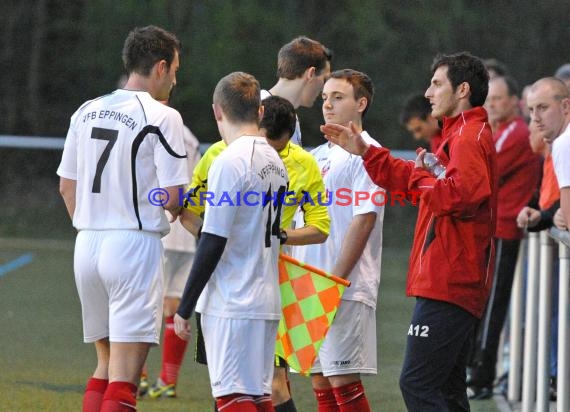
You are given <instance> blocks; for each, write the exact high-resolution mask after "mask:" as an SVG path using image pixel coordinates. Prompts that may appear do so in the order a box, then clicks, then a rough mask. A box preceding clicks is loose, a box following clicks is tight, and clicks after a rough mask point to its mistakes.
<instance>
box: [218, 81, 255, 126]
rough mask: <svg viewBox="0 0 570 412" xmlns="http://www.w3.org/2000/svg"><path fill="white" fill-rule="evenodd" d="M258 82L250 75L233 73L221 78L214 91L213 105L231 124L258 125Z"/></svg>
mask: <svg viewBox="0 0 570 412" xmlns="http://www.w3.org/2000/svg"><path fill="white" fill-rule="evenodd" d="M259 93H260V86H259V82H258V81H257V79H256V78H255V77H253V76H252V75H251V74H248V73H244V72H233V73H230V74H228V75H227V76H225V77H223V78H222V79H221V80H220V81H219V82H218V84H217V85H216V89H215V90H214V103H215V104H218V105H219V106H220V107H221V108H222V111H223V112H224V114H225V115H226V116H227V117H228V119H229V120H230V121H232V122H237V123H250V122H255V124H257V125H259V106H260V105H261V98H260V94H259Z"/></svg>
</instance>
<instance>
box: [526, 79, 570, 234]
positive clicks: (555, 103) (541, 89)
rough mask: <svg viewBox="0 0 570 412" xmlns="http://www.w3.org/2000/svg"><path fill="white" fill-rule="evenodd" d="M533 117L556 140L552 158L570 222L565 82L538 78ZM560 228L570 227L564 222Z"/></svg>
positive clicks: (569, 106) (569, 112)
mask: <svg viewBox="0 0 570 412" xmlns="http://www.w3.org/2000/svg"><path fill="white" fill-rule="evenodd" d="M528 107H529V111H530V115H531V119H532V121H533V122H534V123H535V124H536V127H537V130H538V131H539V132H540V133H541V134H542V138H543V139H544V140H545V141H547V142H554V143H553V146H552V159H553V162H554V170H555V172H556V177H557V179H558V185H559V187H560V208H561V209H562V211H561V212H560V213H561V216H560V217H562V218H563V219H564V220H565V221H566V222H570V130H569V128H568V124H570V96H569V92H568V88H567V87H566V85H565V84H564V82H563V81H562V80H560V79H557V78H554V77H545V78H542V79H540V80H538V81H537V82H535V83H534V84H533V85H532V87H531V90H530V92H529V95H528ZM560 229H563V230H567V227H566V226H562V225H560Z"/></svg>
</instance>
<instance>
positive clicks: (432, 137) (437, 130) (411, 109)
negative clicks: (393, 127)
mask: <svg viewBox="0 0 570 412" xmlns="http://www.w3.org/2000/svg"><path fill="white" fill-rule="evenodd" d="M400 124H401V125H402V126H404V127H405V128H406V129H407V130H408V132H410V133H411V134H412V135H413V136H414V139H416V140H423V141H424V142H425V143H427V144H429V146H430V150H431V152H432V153H435V152H437V149H438V148H439V145H440V144H441V127H439V122H438V121H437V119H436V118H435V117H433V116H432V115H431V105H430V103H429V100H428V99H426V97H425V96H424V95H423V94H416V95H413V96H411V97H409V98H408V99H407V100H406V102H405V103H404V107H403V108H402V112H401V113H400Z"/></svg>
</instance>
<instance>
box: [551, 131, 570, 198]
mask: <svg viewBox="0 0 570 412" xmlns="http://www.w3.org/2000/svg"><path fill="white" fill-rule="evenodd" d="M552 161H553V163H554V171H555V173H556V179H557V180H558V186H559V187H560V189H562V188H565V187H569V186H570V124H569V125H568V126H567V127H566V130H565V131H564V132H563V133H562V134H561V135H560V136H558V137H557V138H556V139H555V140H554V143H553V144H552Z"/></svg>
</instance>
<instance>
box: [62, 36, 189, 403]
mask: <svg viewBox="0 0 570 412" xmlns="http://www.w3.org/2000/svg"><path fill="white" fill-rule="evenodd" d="M179 52H180V42H179V41H178V39H177V38H176V37H175V36H174V35H173V34H171V33H169V32H167V31H165V30H163V29H161V28H159V27H156V26H147V27H142V28H135V29H134V30H133V31H131V32H130V33H129V35H128V37H127V39H126V41H125V44H124V48H123V62H124V65H125V69H126V71H127V73H128V76H129V77H128V80H127V83H126V85H125V87H124V89H118V90H116V91H114V92H112V93H111V94H108V95H105V96H102V97H99V98H97V99H94V100H90V101H88V102H86V103H85V104H83V105H82V106H81V107H80V108H79V109H78V110H77V111H76V112H75V113H74V114H73V116H72V118H71V123H70V127H69V131H68V133H67V138H66V141H65V147H64V150H63V156H62V161H61V164H60V166H59V168H58V171H57V173H58V175H59V176H60V177H61V180H60V192H61V194H62V196H63V198H64V201H65V204H66V207H67V210H68V212H69V215H70V216H71V217H72V218H73V226H74V227H75V228H76V229H77V230H78V234H77V240H76V244H75V257H74V269H75V280H76V284H77V290H78V292H79V297H80V300H81V307H82V313H83V334H84V340H85V342H93V343H94V344H95V349H96V351H97V368H96V369H95V372H94V374H93V377H92V378H91V379H89V381H88V383H87V388H86V391H85V395H84V397H83V410H84V411H99V410H105V411H132V410H133V409H136V398H135V394H136V389H137V386H136V383H137V382H138V380H139V376H140V372H141V368H142V366H143V364H144V362H145V359H146V357H147V354H148V350H149V348H150V346H152V345H156V344H158V342H159V336H160V328H161V322H162V286H163V283H162V282H163V280H162V262H161V255H162V245H161V242H160V238H161V237H162V236H164V235H165V234H167V233H168V231H169V230H170V227H169V224H168V219H167V217H166V215H165V213H164V209H166V210H169V211H170V212H171V214H172V215H173V216H177V215H178V213H179V209H180V208H179V206H178V196H177V195H178V191H179V189H180V188H182V187H183V185H184V184H185V183H186V182H187V181H188V172H187V167H186V159H185V158H186V155H185V151H184V144H183V141H182V135H183V124H182V119H181V117H180V114H179V113H178V112H177V111H176V110H174V109H172V108H170V107H167V106H165V105H163V104H162V103H160V102H158V101H157V100H164V99H167V98H168V96H169V94H170V91H171V89H172V87H173V86H174V85H176V72H177V70H178V67H179ZM157 194H158V195H157ZM161 206H162V207H161Z"/></svg>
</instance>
